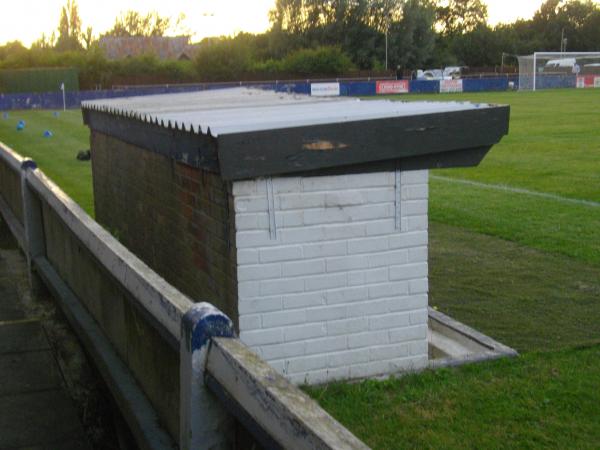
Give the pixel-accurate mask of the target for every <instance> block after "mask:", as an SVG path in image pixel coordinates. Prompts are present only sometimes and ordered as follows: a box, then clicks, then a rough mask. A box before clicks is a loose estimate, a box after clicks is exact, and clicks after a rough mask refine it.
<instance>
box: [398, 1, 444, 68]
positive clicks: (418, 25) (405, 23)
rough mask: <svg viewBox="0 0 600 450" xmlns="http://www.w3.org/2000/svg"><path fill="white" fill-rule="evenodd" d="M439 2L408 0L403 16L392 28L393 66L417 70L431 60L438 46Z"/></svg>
mask: <svg viewBox="0 0 600 450" xmlns="http://www.w3.org/2000/svg"><path fill="white" fill-rule="evenodd" d="M435 19H436V11H435V5H433V4H432V3H429V2H426V1H422V0H407V1H406V3H405V4H404V6H403V7H402V19H400V20H399V21H398V22H396V23H394V24H393V25H392V27H391V29H390V50H391V51H390V60H391V61H392V63H393V65H397V66H402V67H403V68H410V69H417V68H421V67H424V66H425V65H426V64H429V63H431V60H432V54H433V50H434V47H435V37H436V35H435V29H434V24H435Z"/></svg>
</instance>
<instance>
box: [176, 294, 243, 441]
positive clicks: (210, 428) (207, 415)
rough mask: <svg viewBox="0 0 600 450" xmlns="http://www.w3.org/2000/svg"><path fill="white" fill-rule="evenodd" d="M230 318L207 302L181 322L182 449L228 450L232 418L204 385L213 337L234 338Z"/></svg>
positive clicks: (195, 306) (195, 307) (194, 309)
mask: <svg viewBox="0 0 600 450" xmlns="http://www.w3.org/2000/svg"><path fill="white" fill-rule="evenodd" d="M233 336H234V331H233V324H232V322H231V320H230V319H229V317H227V316H226V315H225V314H223V313H222V312H221V311H219V310H218V309H216V308H215V307H214V306H213V305H211V304H209V303H196V304H195V305H194V306H192V307H191V308H190V309H189V310H188V312H187V313H186V314H185V315H184V316H183V319H182V321H181V343H180V365H179V367H180V369H179V377H180V388H179V390H180V415H179V420H180V425H179V429H180V440H179V447H180V448H181V450H197V449H219V448H223V449H224V448H231V442H232V438H233V433H232V428H233V419H232V418H231V416H229V415H228V414H227V412H226V411H225V409H224V408H223V407H222V406H221V404H220V402H219V400H218V399H217V398H216V397H215V396H214V395H213V394H212V393H211V392H209V391H208V389H207V388H206V386H205V384H204V373H205V369H206V358H207V354H208V347H209V345H210V341H211V339H212V338H213V337H233Z"/></svg>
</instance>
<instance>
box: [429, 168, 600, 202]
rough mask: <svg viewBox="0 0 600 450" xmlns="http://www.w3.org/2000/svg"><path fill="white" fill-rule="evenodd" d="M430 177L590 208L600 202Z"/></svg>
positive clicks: (503, 186) (476, 182)
mask: <svg viewBox="0 0 600 450" xmlns="http://www.w3.org/2000/svg"><path fill="white" fill-rule="evenodd" d="M430 177H431V178H433V179H434V180H440V181H447V182H450V183H457V184H465V185H467V186H475V187H480V188H484V189H493V190H496V191H505V192H512V193H515V194H523V195H530V196H532V197H541V198H545V199H548V200H555V201H557V202H561V203H571V204H574V205H582V206H591V207H592V208H600V202H594V201H592V200H581V199H577V198H568V197H561V196H560V195H556V194H548V193H547V192H537V191H530V190H529V189H522V188H516V187H511V186H506V185H503V184H488V183H480V182H478V181H471V180H464V179H462V178H450V177H442V176H439V175H430Z"/></svg>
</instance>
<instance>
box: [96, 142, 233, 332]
mask: <svg viewBox="0 0 600 450" xmlns="http://www.w3.org/2000/svg"><path fill="white" fill-rule="evenodd" d="M91 148H92V169H93V179H94V202H95V208H96V220H97V221H98V222H99V223H101V224H102V225H103V226H104V227H106V229H107V230H109V231H110V232H111V233H113V234H114V235H115V236H116V237H117V238H118V239H119V240H120V241H121V243H123V244H124V245H125V246H126V247H127V248H129V249H130V250H131V251H132V252H133V253H135V254H136V255H137V256H138V257H140V258H141V259H142V260H143V261H144V262H145V263H146V264H148V265H149V266H150V267H151V268H152V269H154V270H155V271H156V272H158V273H159V274H160V275H161V276H163V277H164V278H165V279H166V280H167V281H168V282H169V283H171V284H173V285H174V286H175V287H177V288H178V289H179V290H181V291H182V292H183V293H185V294H186V295H188V296H189V297H191V298H192V299H193V300H194V301H208V302H210V303H212V304H214V305H215V306H217V307H218V308H220V309H221V310H223V312H224V313H226V314H227V315H228V316H229V317H231V319H232V320H233V321H234V323H235V324H236V325H237V317H238V314H237V274H236V251H235V226H234V222H233V221H234V217H235V215H234V213H233V198H232V196H231V187H230V184H229V183H225V182H224V181H223V180H222V179H221V178H220V176H219V175H216V174H213V173H209V172H206V171H203V170H200V169H196V168H193V167H190V166H187V165H184V164H182V163H178V162H175V161H173V160H172V159H170V158H168V157H166V156H163V155H159V154H157V153H154V152H151V151H147V150H145V149H142V148H140V147H136V146H134V145H130V144H126V143H124V142H122V141H120V140H117V139H115V138H113V137H110V136H107V135H104V134H102V133H99V132H96V131H92V134H91Z"/></svg>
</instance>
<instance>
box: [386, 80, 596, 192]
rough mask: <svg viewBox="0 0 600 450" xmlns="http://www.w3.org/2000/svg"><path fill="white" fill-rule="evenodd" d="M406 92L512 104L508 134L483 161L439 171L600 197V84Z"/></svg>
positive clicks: (415, 96) (536, 189)
mask: <svg viewBox="0 0 600 450" xmlns="http://www.w3.org/2000/svg"><path fill="white" fill-rule="evenodd" d="M396 98H398V97H396ZM400 98H401V99H406V100H409V101H416V100H436V101H440V100H458V101H472V102H477V103H500V104H509V105H510V107H511V117H510V130H509V134H508V136H505V137H504V138H503V139H502V141H501V142H500V143H499V144H498V145H496V146H494V147H493V148H492V150H491V151H490V153H489V154H488V155H487V156H486V157H485V159H484V160H483V162H482V163H481V165H480V166H479V167H477V168H476V169H471V168H467V169H451V170H443V171H437V172H435V173H438V174H440V175H444V176H450V177H456V178H464V179H470V180H476V181H481V182H484V183H492V184H506V185H509V186H513V187H521V188H526V189H530V190H533V191H540V192H548V193H554V194H558V195H561V196H564V197H569V198H578V199H585V200H592V201H596V202H600V114H599V109H598V108H599V106H598V105H600V89H595V90H594V89H591V90H583V89H560V90H548V91H538V92H499V93H491V92H484V93H476V94H470V93H464V94H444V95H434V96H431V95H423V96H421V95H411V96H406V97H400Z"/></svg>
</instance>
